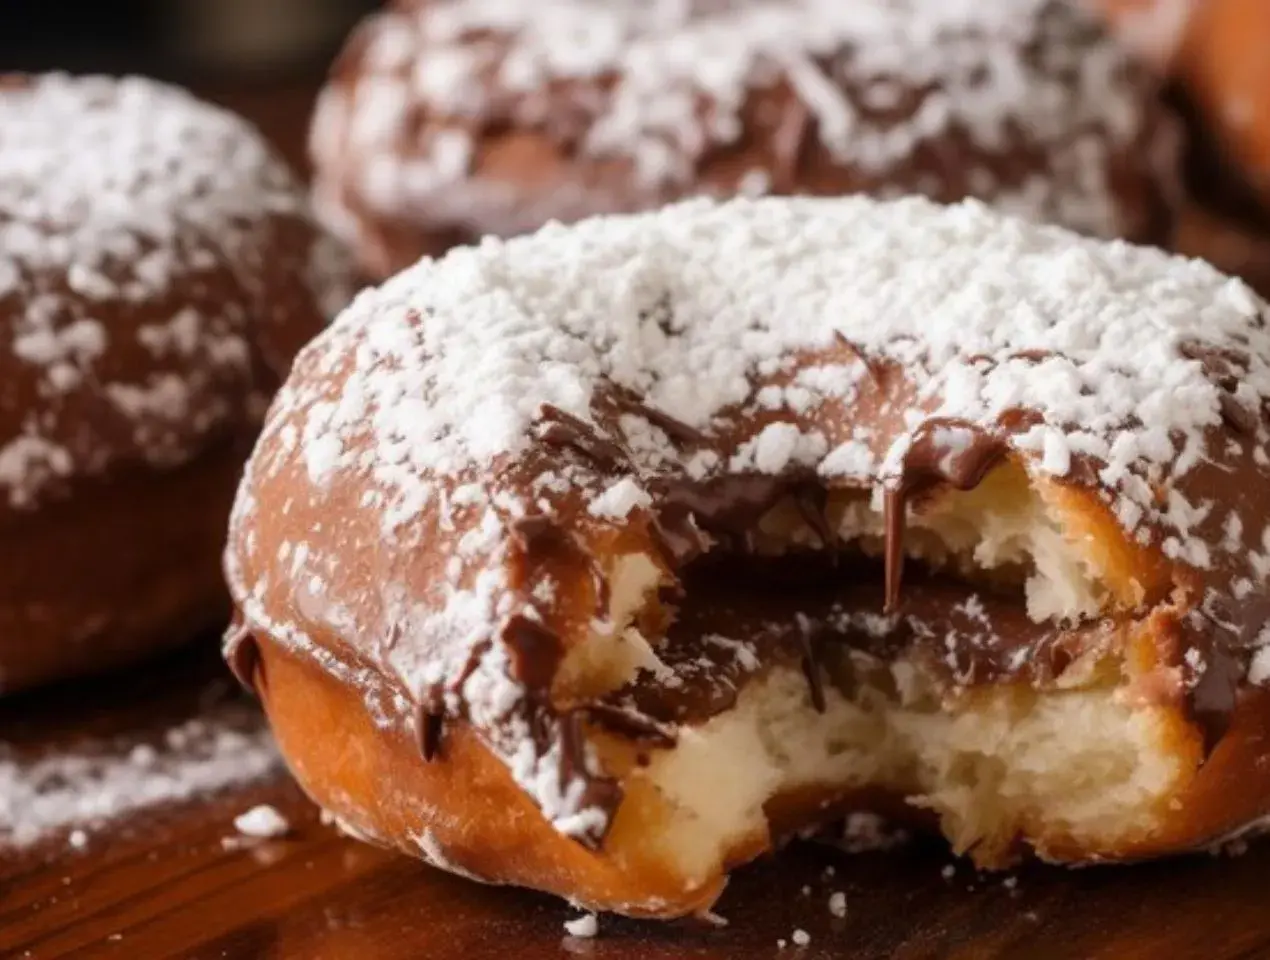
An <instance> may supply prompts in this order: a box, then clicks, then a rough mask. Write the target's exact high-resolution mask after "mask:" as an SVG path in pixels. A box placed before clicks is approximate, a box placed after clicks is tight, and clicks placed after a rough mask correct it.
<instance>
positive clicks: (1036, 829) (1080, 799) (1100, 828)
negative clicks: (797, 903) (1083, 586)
mask: <svg viewBox="0 0 1270 960" xmlns="http://www.w3.org/2000/svg"><path fill="white" fill-rule="evenodd" d="M896 672H899V673H903V674H906V676H903V677H897V676H895V673H896ZM888 674H890V675H889V676H888ZM920 676H921V669H920V667H917V666H915V665H913V664H911V663H904V662H896V663H894V664H891V665H890V667H889V669H882V670H877V669H873V670H869V671H863V672H860V671H857V672H856V674H855V682H854V683H852V684H851V685H850V686H849V687H846V686H839V685H834V686H831V687H830V688H829V689H827V690H826V691H825V709H824V710H823V712H821V711H818V710H816V709H815V708H814V706H813V704H812V703H811V701H810V698H809V694H808V685H807V682H806V679H805V677H804V676H803V675H802V673H801V671H800V670H798V669H796V668H791V667H788V666H782V667H775V668H773V669H771V670H770V671H768V672H767V673H766V674H765V675H763V676H762V677H761V678H759V679H756V680H755V681H754V682H753V683H751V684H750V685H749V686H747V687H746V689H745V690H744V691H743V692H742V693H741V695H740V697H739V698H738V700H737V703H736V706H735V708H734V709H732V710H729V711H726V712H724V713H721V714H719V715H717V716H715V717H713V718H711V719H710V720H708V721H707V722H705V723H704V724H701V725H700V726H698V727H695V728H692V729H690V730H684V731H681V733H680V737H679V741H678V744H677V745H676V747H675V748H674V749H672V750H665V751H658V752H656V753H655V755H654V756H653V757H652V759H651V761H650V762H648V764H647V765H646V766H644V767H642V768H637V769H634V770H632V771H631V773H630V778H631V779H630V781H629V782H630V783H631V784H632V786H631V788H630V789H629V790H628V796H627V801H626V802H625V803H624V804H623V806H622V807H621V808H620V809H619V813H618V816H617V818H616V821H615V823H614V826H613V830H612V832H611V834H610V837H609V840H608V842H607V843H606V847H607V849H608V850H609V851H610V852H611V853H612V854H613V856H615V857H616V858H618V859H622V858H633V859H638V860H647V859H649V858H653V859H657V860H660V861H661V862H663V863H665V864H668V865H670V866H671V869H673V870H675V871H676V872H677V873H678V875H679V876H680V877H682V879H683V883H684V884H685V887H693V886H697V885H701V884H706V883H709V882H711V881H712V880H713V879H714V878H716V877H717V876H718V875H719V873H720V872H721V871H722V870H725V869H726V868H727V866H728V865H729V864H730V863H732V862H734V861H739V860H742V859H745V858H746V857H748V856H751V855H753V853H754V852H755V851H757V850H761V849H765V848H770V847H771V846H772V845H773V844H774V842H776V841H778V840H779V839H780V838H779V837H773V836H772V832H771V825H770V823H769V813H768V812H769V810H770V808H771V807H772V805H773V804H775V803H778V802H779V801H780V800H781V798H783V797H789V796H797V795H799V794H803V795H813V796H818V797H821V798H826V799H823V800H822V801H821V802H820V804H819V808H818V809H816V810H814V811H809V812H808V813H807V814H806V817H805V820H804V822H805V823H808V824H816V823H821V822H824V820H825V819H826V813H827V811H832V810H835V809H836V810H838V811H839V812H841V811H842V810H846V809H851V808H853V807H854V806H855V805H854V804H853V798H856V797H871V796H876V795H878V794H879V792H881V793H882V794H884V795H887V796H891V797H901V798H904V799H905V800H906V801H907V802H908V803H909V804H911V805H912V807H913V808H914V810H915V811H917V810H925V811H929V812H930V813H933V814H934V815H935V816H936V817H937V818H938V820H939V822H940V825H941V828H942V830H943V832H944V833H945V835H946V836H947V837H948V839H949V841H950V843H951V844H952V846H953V848H954V849H955V850H956V851H957V852H959V853H966V852H969V853H970V854H971V855H972V856H973V857H974V859H975V860H976V861H977V862H978V863H979V864H980V865H981V866H985V867H1000V866H1005V865H1007V864H1008V863H1010V862H1011V861H1012V860H1013V859H1014V858H1015V856H1016V855H1017V854H1018V853H1019V852H1020V849H1021V846H1022V844H1023V843H1024V842H1026V843H1027V844H1030V845H1032V846H1034V847H1036V848H1037V849H1038V850H1039V852H1041V854H1042V855H1044V854H1045V853H1046V851H1047V850H1048V849H1049V848H1051V847H1054V848H1061V847H1063V846H1064V845H1070V844H1073V843H1074V844H1079V845H1081V846H1082V847H1084V848H1086V849H1092V850H1100V849H1102V850H1110V849H1115V848H1116V847H1117V846H1118V845H1120V844H1122V843H1125V842H1129V841H1131V840H1133V839H1135V838H1140V837H1144V836H1146V835H1149V833H1150V832H1151V831H1152V830H1153V829H1155V827H1156V825H1157V824H1158V823H1159V820H1160V816H1161V812H1162V810H1163V809H1164V807H1165V806H1166V804H1167V799H1168V798H1169V797H1170V796H1171V795H1172V794H1173V792H1174V791H1175V790H1177V789H1179V786H1180V785H1181V783H1182V782H1183V781H1184V779H1185V774H1186V764H1185V763H1184V761H1183V760H1182V759H1179V757H1178V755H1177V753H1176V752H1175V751H1172V750H1170V749H1169V742H1170V730H1171V726H1170V717H1169V716H1168V715H1167V714H1165V713H1164V712H1163V711H1161V710H1160V709H1158V708H1134V707H1132V706H1130V705H1128V704H1126V703H1125V702H1123V698H1121V697H1119V696H1117V694H1116V688H1115V686H1114V685H1111V684H1099V685H1096V686H1092V687H1089V688H1085V689H1080V690H1071V691H1061V692H1048V693H1038V692H1037V691H1034V690H1031V689H1029V688H1026V687H1019V686H1009V687H996V688H991V689H985V690H982V691H978V692H977V693H976V695H975V696H974V697H972V698H969V699H967V700H966V701H964V702H962V703H959V704H957V705H956V706H955V707H953V708H951V709H950V708H949V707H948V705H947V704H946V703H944V702H943V701H942V698H941V697H940V696H939V695H938V693H937V691H936V688H935V687H933V686H931V685H929V684H926V683H921V682H918V683H915V682H914V681H915V678H920ZM900 691H906V692H905V693H904V694H901V693H900ZM637 825H638V829H636V826H637ZM650 825H651V826H652V829H650V828H649V827H650Z"/></svg>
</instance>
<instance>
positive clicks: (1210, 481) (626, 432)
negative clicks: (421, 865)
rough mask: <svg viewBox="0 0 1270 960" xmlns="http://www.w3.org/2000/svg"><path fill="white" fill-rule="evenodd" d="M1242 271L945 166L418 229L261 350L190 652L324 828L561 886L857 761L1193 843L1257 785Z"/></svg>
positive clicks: (1049, 845)
mask: <svg viewBox="0 0 1270 960" xmlns="http://www.w3.org/2000/svg"><path fill="white" fill-rule="evenodd" d="M1266 309H1267V308H1266V305H1265V303H1264V302H1263V301H1261V300H1260V299H1258V298H1257V297H1256V296H1255V295H1254V294H1253V293H1252V292H1251V291H1250V290H1249V288H1248V287H1247V286H1245V285H1244V284H1243V283H1242V282H1240V281H1238V280H1233V279H1229V278H1226V277H1224V276H1222V275H1221V274H1219V273H1218V272H1217V271H1215V270H1214V269H1213V268H1212V267H1210V266H1208V265H1207V264H1204V263H1202V262H1200V261H1188V260H1183V259H1181V258H1176V257H1171V256H1169V255H1167V254H1164V253H1162V252H1160V251H1158V250H1153V249H1149V248H1145V247H1142V248H1140V247H1134V246H1131V245H1128V244H1125V243H1121V242H1115V243H1104V242H1100V241H1095V240H1088V239H1082V238H1080V237H1078V236H1076V235H1075V234H1072V233H1070V232H1067V231H1064V230H1061V229H1058V228H1052V227H1042V226H1037V225H1033V224H1029V223H1027V222H1025V221H1022V220H1016V219H1012V218H1008V217H1003V216H1000V215H998V214H994V213H992V212H990V211H989V210H988V209H987V208H985V207H984V206H982V205H980V204H978V203H975V202H967V203H963V204H960V205H957V206H953V207H940V206H937V205H934V204H931V203H929V202H926V201H923V200H919V199H907V200H903V201H896V202H878V201H872V200H868V199H864V198H848V199H841V200H814V199H797V200H778V199H768V200H760V201H746V200H738V201H733V202H730V203H727V204H715V203H712V202H708V201H695V202H691V203H686V204H681V205H678V206H673V207H670V208H667V209H665V210H662V211H660V212H657V213H653V214H645V215H638V216H629V217H612V218H597V219H593V220H588V221H584V222H582V223H580V224H578V225H576V226H574V227H571V228H567V227H560V226H552V227H548V228H546V229H544V230H542V231H540V232H539V233H537V234H535V235H533V236H530V237H526V238H521V239H517V240H512V241H506V242H503V241H495V240H487V241H486V242H484V243H483V244H481V245H480V246H479V247H474V248H461V249H456V250H454V251H452V252H451V253H449V254H448V255H447V256H446V257H445V258H443V259H441V260H435V261H434V260H425V261H422V262H421V263H420V264H419V265H418V266H416V267H415V268H412V269H411V270H409V271H407V272H405V273H403V274H401V275H400V276H398V277H396V278H394V279H393V280H390V281H389V282H387V283H386V284H384V285H383V286H382V287H380V288H378V289H377V290H374V291H370V292H368V293H366V294H364V295H363V296H362V297H361V298H359V299H358V300H357V301H356V303H355V304H354V306H353V307H351V308H350V309H349V310H348V311H347V312H346V313H345V314H344V315H343V317H342V318H341V319H340V320H339V321H338V322H337V323H336V324H335V325H333V326H332V327H331V328H330V329H328V330H327V331H326V332H324V333H323V334H322V335H320V336H319V337H318V338H317V339H316V340H315V341H314V342H313V343H312V344H311V345H310V346H308V347H307V348H305V350H303V351H302V353H301V355H300V358H299V359H298V361H297V364H296V367H295V369H294V371H293V373H292V376H291V379H290V381H289V382H288V384H287V386H286V387H285V388H284V389H283V391H282V392H281V394H280V395H279V397H278V399H277V401H276V402H275V404H274V406H273V408H272V412H271V414H270V417H269V420H268V423H267V426H266V429H265V433H264V436H263V438H262V441H261V443H260V445H259V447H258V449H257V452H256V454H255V456H254V457H253V459H252V461H251V463H250V464H249V466H248V470H247V473H246V476H245V479H244V483H243V485H242V487H241V489H240V491H239V496H238V501H237V504H236V508H235V511H234V514H233V519H232V522H231V532H230V542H229V547H228V550H227V554H226V569H227V573H228V576H229V581H230V585H231V590H232V592H233V595H234V599H235V602H236V604H237V606H238V610H239V616H240V620H239V624H238V626H237V627H236V629H234V630H233V631H232V632H231V634H230V636H229V638H228V641H227V655H228V656H229V657H230V659H231V662H232V663H234V664H235V666H236V668H237V670H238V672H239V674H240V675H241V676H242V677H243V678H244V679H245V680H247V681H248V682H251V683H254V684H255V686H256V687H257V689H258V691H259V692H260V694H261V697H262V699H263V701H264V703H265V706H266V708H267V710H268V711H269V714H270V717H271V720H272V722H273V724H274V728H275V731H276V732H277V734H278V737H279V741H280V744H281V746H282V748H283V751H284V754H285V755H286V756H287V758H288V761H289V762H290V763H291V765H292V768H293V770H294V771H295V772H296V774H297V776H298V778H299V780H300V782H301V783H302V784H303V785H304V786H305V787H306V789H308V790H309V792H310V793H311V794H313V795H314V796H315V797H316V799H318V801H319V802H320V803H322V804H323V806H325V807H327V808H328V809H330V810H332V811H333V812H334V813H335V814H336V815H337V816H339V817H340V818H341V819H342V820H343V821H344V822H346V823H348V824H349V825H350V827H351V828H352V829H354V830H356V831H357V832H359V833H360V834H363V835H365V836H368V837H370V838H372V839H378V840H379V841H381V842H384V843H389V844H393V845H396V846H400V847H402V848H404V849H408V850H411V851H413V852H415V853H417V854H420V855H423V856H425V857H427V858H429V859H431V860H433V861H434V862H440V863H442V865H447V866H449V867H450V868H452V869H456V870H459V871H462V872H466V873H469V874H473V875H477V876H480V877H483V878H485V879H490V880H497V881H502V882H515V883H521V884H525V885H529V886H535V887H540V888H543V889H547V890H551V891H553V892H556V893H558V894H560V895H562V896H566V897H569V898H571V899H573V900H575V901H577V902H580V903H585V904H589V905H592V906H596V907H602V908H604V909H611V910H618V911H621V912H627V913H633V914H645V915H654V916H675V915H679V914H683V913H689V912H694V911H699V910H703V909H705V908H706V907H708V905H709V904H710V902H712V900H713V899H714V897H715V896H717V894H718V892H719V890H720V888H721V885H722V883H723V882H724V878H725V876H726V872H727V870H728V869H729V868H730V867H731V866H733V865H735V864H737V863H740V862H743V861H745V860H747V859H750V858H752V857H753V856H755V855H757V854H758V853H760V852H761V851H763V850H765V849H768V848H770V847H771V846H772V845H773V844H774V843H776V842H778V841H779V839H780V838H781V836H783V835H785V834H786V833H788V832H789V831H791V830H800V829H804V828H807V827H809V826H814V825H816V824H817V823H820V822H823V821H824V820H826V819H828V818H830V817H832V816H833V815H835V814H836V813H839V812H841V811H842V810H845V809H852V808H858V807H866V808H877V807H881V808H884V809H886V810H887V811H888V812H893V811H894V809H895V808H897V807H898V808H900V809H905V808H907V809H908V810H910V811H911V816H912V817H913V818H914V819H915V820H917V821H923V820H929V819H934V820H937V821H938V823H939V825H940V828H941V829H942V830H943V831H944V833H945V834H947V835H948V837H949V838H950V840H951V841H952V842H953V844H954V845H955V846H956V847H957V848H958V849H959V850H962V851H966V852H969V853H970V854H971V855H972V856H974V858H975V859H976V860H977V861H978V862H979V863H980V864H982V865H985V866H999V865H1002V864H1007V863H1010V862H1012V861H1013V860H1014V859H1015V858H1017V857H1018V856H1019V855H1020V854H1021V853H1024V852H1026V851H1029V850H1031V851H1035V852H1036V853H1038V854H1039V855H1041V856H1044V857H1048V858H1052V859H1056V860H1062V861H1069V862H1091V861H1097V860H1124V859H1133V858H1137V857H1143V856H1154V855H1159V854H1166V853H1171V852H1177V851H1180V850H1183V849H1189V848H1192V847H1195V846H1200V845H1204V844H1206V843H1210V842H1213V841H1215V840H1216V839H1219V838H1220V837H1222V836H1224V835H1226V834H1228V833H1230V832H1232V831H1234V830H1237V829H1239V828H1240V827H1242V826H1244V825H1245V824H1247V823H1249V822H1252V821H1255V820H1256V819H1257V818H1258V817H1259V816H1261V815H1263V814H1265V813H1267V812H1268V811H1270V783H1268V782H1265V781H1266V779H1267V778H1266V774H1265V773H1264V771H1265V770H1266V769H1267V766H1268V765H1267V764H1266V762H1265V761H1264V751H1263V747H1262V746H1261V745H1260V744H1261V743H1262V741H1263V732H1264V727H1265V724H1266V720H1267V713H1266V709H1267V704H1266V694H1265V691H1264V690H1263V688H1262V687H1261V684H1262V683H1263V682H1264V681H1265V680H1266V679H1267V677H1268V676H1270V655H1267V654H1266V653H1265V651H1264V649H1263V647H1262V644H1263V642H1264V637H1263V627H1264V625H1265V613H1264V611H1265V602H1264V597H1265V596H1266V589H1267V582H1266V581H1267V576H1268V575H1270V559H1267V554H1268V552H1270V540H1267V538H1268V537H1270V527H1268V526H1267V520H1268V519H1270V494H1267V493H1266V491H1267V490H1270V484H1267V480H1270V477H1267V474H1268V473H1270V457H1268V456H1267V454H1266V441H1267V439H1268V438H1270V432H1268V429H1267V424H1266V422H1265V418H1264V412H1263V411H1264V404H1265V402H1266V400H1267V398H1270V339H1268V338H1267V333H1266V330H1265V324H1266V320H1267V316H1266ZM317 731H320V733H318V732H317ZM1231 778H1235V779H1238V780H1240V781H1241V782H1242V783H1243V784H1244V785H1245V786H1244V787H1243V788H1241V789H1240V790H1238V791H1231V790H1229V789H1228V784H1229V782H1230V781H1231ZM723 784H726V785H727V789H726V790H725V789H722V788H721V785H723Z"/></svg>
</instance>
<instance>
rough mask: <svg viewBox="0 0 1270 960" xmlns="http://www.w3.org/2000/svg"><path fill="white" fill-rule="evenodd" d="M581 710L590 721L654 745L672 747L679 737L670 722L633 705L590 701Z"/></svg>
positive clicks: (621, 734) (624, 735)
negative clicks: (649, 714) (660, 719)
mask: <svg viewBox="0 0 1270 960" xmlns="http://www.w3.org/2000/svg"><path fill="white" fill-rule="evenodd" d="M581 711H582V712H583V713H584V714H585V715H586V718H587V719H588V720H590V721H591V722H592V723H595V724H598V725H599V726H601V727H605V728H606V729H609V730H612V731H613V732H614V733H617V734H619V735H620V736H623V737H627V738H629V739H631V740H637V741H639V742H641V743H647V744H649V745H651V746H654V747H663V748H669V747H673V746H674V745H675V743H676V742H677V741H678V739H679V736H678V734H677V733H676V731H675V728H674V727H673V726H672V725H671V724H668V723H662V722H660V721H658V720H654V719H653V718H652V717H650V716H648V715H647V714H644V713H641V712H640V711H639V710H638V709H637V708H635V707H628V706H623V705H621V704H615V703H590V704H587V705H586V706H585V707H582V708H581Z"/></svg>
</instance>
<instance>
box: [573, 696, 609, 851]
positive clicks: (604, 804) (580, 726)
mask: <svg viewBox="0 0 1270 960" xmlns="http://www.w3.org/2000/svg"><path fill="white" fill-rule="evenodd" d="M584 720H585V715H584V713H583V712H582V711H580V710H571V711H569V712H568V713H566V714H564V716H562V717H560V719H559V724H560V729H559V741H560V754H561V764H560V792H561V793H562V794H563V793H564V792H565V791H566V790H567V789H568V788H569V786H570V785H571V784H573V783H578V782H580V783H584V784H585V785H586V789H585V791H584V794H583V797H582V802H581V803H580V804H579V805H578V808H579V809H583V810H585V809H590V808H596V809H600V810H616V809H617V807H618V805H619V804H620V803H621V802H622V788H621V787H620V786H619V785H618V783H617V781H616V780H614V779H612V778H610V777H602V776H597V775H595V774H593V773H591V772H590V770H589V769H588V767H587V762H586V732H585V729H584ZM607 829H608V824H607V823H606V824H605V826H604V828H603V829H601V830H598V831H597V830H592V831H588V832H586V833H584V834H583V835H582V836H580V837H578V840H579V842H580V843H582V845H583V846H586V847H589V848H590V849H592V850H598V849H599V848H600V846H601V845H602V844H603V842H604V835H605V833H606V832H607Z"/></svg>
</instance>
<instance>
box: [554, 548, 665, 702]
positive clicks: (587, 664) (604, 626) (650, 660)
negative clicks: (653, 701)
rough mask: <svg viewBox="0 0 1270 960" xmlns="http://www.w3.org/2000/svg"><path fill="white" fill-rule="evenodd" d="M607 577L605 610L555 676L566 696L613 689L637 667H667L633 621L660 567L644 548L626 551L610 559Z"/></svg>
mask: <svg viewBox="0 0 1270 960" xmlns="http://www.w3.org/2000/svg"><path fill="white" fill-rule="evenodd" d="M607 577H608V582H609V608H608V614H607V615H606V616H605V617H603V618H602V619H601V618H596V619H595V620H592V621H591V625H590V630H589V631H588V634H587V637H586V639H585V640H583V642H582V643H580V644H578V645H577V646H575V647H573V649H571V650H570V651H569V654H568V656H567V657H565V660H564V662H563V663H562V664H561V665H560V670H559V672H558V673H557V676H556V686H557V688H558V689H560V690H561V691H565V695H566V696H569V697H575V696H597V695H600V694H603V693H607V692H609V691H611V690H616V689H617V688H618V687H620V686H622V685H623V684H624V683H626V682H628V681H629V680H630V679H632V678H633V677H634V676H635V674H636V673H637V672H638V671H639V670H640V669H641V668H643V669H648V670H652V671H654V672H657V671H661V670H664V669H665V667H664V666H663V664H662V662H661V661H660V660H659V659H658V658H657V654H656V652H655V651H654V650H653V648H652V646H650V645H649V643H648V641H647V640H646V639H645V638H644V636H643V634H642V633H640V631H639V629H638V627H637V626H636V624H635V621H636V619H637V617H638V615H639V614H640V613H641V612H642V611H643V610H644V609H645V608H646V607H647V606H648V604H649V603H650V602H655V600H656V595H657V589H658V587H659V586H661V584H662V572H661V570H660V568H658V567H657V565H656V564H654V563H653V561H652V560H650V559H649V558H648V556H647V555H645V554H643V553H626V554H621V555H619V556H617V557H615V558H614V559H613V561H612V564H611V565H610V567H609V569H608V571H607Z"/></svg>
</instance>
